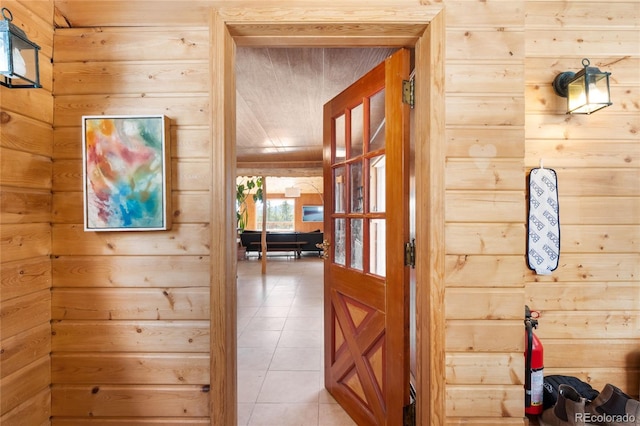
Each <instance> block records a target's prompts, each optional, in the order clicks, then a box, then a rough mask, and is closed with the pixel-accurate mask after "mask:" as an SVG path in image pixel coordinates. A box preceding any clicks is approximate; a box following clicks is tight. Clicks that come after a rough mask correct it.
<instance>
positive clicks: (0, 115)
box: [0, 92, 53, 157]
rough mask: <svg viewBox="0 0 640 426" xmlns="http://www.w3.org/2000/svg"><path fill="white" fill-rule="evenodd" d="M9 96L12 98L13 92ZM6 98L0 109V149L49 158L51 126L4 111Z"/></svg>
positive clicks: (5, 97) (5, 96) (6, 96)
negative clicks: (0, 136)
mask: <svg viewBox="0 0 640 426" xmlns="http://www.w3.org/2000/svg"><path fill="white" fill-rule="evenodd" d="M11 96H13V92H11ZM8 97H9V94H7V95H4V97H3V105H2V106H1V107H0V124H2V138H0V147H3V148H11V149H15V150H16V151H24V152H27V153H31V154H37V155H42V156H45V157H50V156H51V152H52V149H51V138H52V135H53V130H52V129H51V125H50V124H46V123H43V122H42V121H39V120H35V119H33V118H30V117H28V116H27V115H23V113H18V112H14V111H10V110H6V109H5V108H4V101H5V100H6V99H7V98H8ZM22 112H24V111H22Z"/></svg>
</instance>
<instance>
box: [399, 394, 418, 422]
mask: <svg viewBox="0 0 640 426" xmlns="http://www.w3.org/2000/svg"><path fill="white" fill-rule="evenodd" d="M409 395H410V398H411V399H410V401H411V402H410V403H409V405H405V406H404V407H403V409H402V426H416V388H415V387H413V383H409Z"/></svg>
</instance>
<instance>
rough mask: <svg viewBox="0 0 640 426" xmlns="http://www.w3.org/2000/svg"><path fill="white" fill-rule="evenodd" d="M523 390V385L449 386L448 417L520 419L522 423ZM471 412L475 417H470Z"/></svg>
mask: <svg viewBox="0 0 640 426" xmlns="http://www.w3.org/2000/svg"><path fill="white" fill-rule="evenodd" d="M522 388H523V387H522V385H448V386H447V417H495V418H499V417H516V418H517V417H520V422H522V411H523V409H522ZM469 410H474V413H473V415H469ZM493 424H496V425H500V424H502V423H501V421H499V422H498V423H493Z"/></svg>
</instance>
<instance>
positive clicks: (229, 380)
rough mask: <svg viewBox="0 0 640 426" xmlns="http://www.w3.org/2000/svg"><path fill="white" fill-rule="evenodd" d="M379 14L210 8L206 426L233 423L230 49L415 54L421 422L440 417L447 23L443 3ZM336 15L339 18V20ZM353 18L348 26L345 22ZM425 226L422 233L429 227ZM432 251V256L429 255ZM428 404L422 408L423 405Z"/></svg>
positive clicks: (232, 79) (370, 11)
mask: <svg viewBox="0 0 640 426" xmlns="http://www.w3.org/2000/svg"><path fill="white" fill-rule="evenodd" d="M392 9H393V10H389V9H385V11H384V13H382V12H381V11H380V10H379V9H375V10H374V9H371V8H362V9H358V8H356V10H354V9H353V8H349V10H348V13H346V12H347V11H346V10H343V9H340V8H336V9H335V10H332V9H329V8H322V9H320V8H315V9H309V8H305V9H301V8H297V9H281V8H278V10H272V9H260V8H257V9H243V8H229V9H220V10H214V11H213V16H212V54H213V57H212V70H211V71H212V72H211V74H212V76H213V78H214V79H213V84H212V94H211V106H212V108H211V109H212V120H213V121H212V126H211V129H212V132H211V140H212V148H211V156H212V158H215V159H216V161H213V162H212V181H211V203H212V204H211V235H212V246H213V247H220V248H221V250H220V257H219V258H212V261H211V342H212V345H211V407H212V409H211V412H210V414H211V422H212V423H213V424H235V423H236V422H237V411H236V400H237V387H236V379H235V377H236V365H235V360H236V353H235V347H236V322H235V303H236V294H235V275H236V274H235V272H236V269H235V256H234V252H235V251H234V248H235V242H236V236H235V229H234V217H233V216H232V212H233V211H234V209H233V201H234V200H233V199H232V196H231V194H232V189H233V185H234V184H235V176H236V170H235V149H236V146H235V102H236V99H235V70H234V66H235V65H234V64H235V61H234V57H235V46H236V45H238V46H281V47H282V46H301V45H303V46H318V47H330V46H381V45H391V46H397V47H403V46H406V47H415V49H416V79H417V81H418V82H419V83H418V84H417V85H416V98H418V99H423V101H421V102H420V103H417V104H416V113H415V114H416V117H417V120H416V136H417V140H416V162H418V163H420V164H422V165H423V166H424V167H423V168H419V169H418V170H417V171H416V189H417V191H416V194H417V195H416V206H417V208H416V224H417V226H416V239H417V240H418V241H422V242H423V243H422V244H420V245H416V258H417V259H419V261H418V263H417V265H416V275H417V279H418V280H419V281H420V282H421V283H422V284H421V288H420V290H419V291H418V293H417V295H416V297H417V310H418V312H417V313H418V318H419V321H420V322H419V323H418V325H417V342H418V345H417V360H418V362H417V383H416V384H417V391H418V398H419V400H418V404H417V408H418V413H417V424H424V425H427V424H439V423H443V422H444V419H445V404H444V352H443V350H444V349H443V348H444V344H443V343H444V335H443V334H442V332H441V330H443V327H442V325H443V324H444V319H443V318H442V317H441V315H442V312H443V309H442V306H443V304H444V301H443V299H442V297H443V295H442V286H443V285H442V279H443V276H444V258H443V257H444V256H442V253H443V252H444V248H443V244H444V237H443V236H444V217H443V209H442V206H443V204H444V201H443V200H444V185H443V182H444V162H443V159H444V155H443V145H444V88H443V86H444V72H443V61H444V55H443V40H444V18H443V13H442V6H414V7H399V8H392ZM336 17H339V18H336ZM349 19H350V21H349ZM427 224H428V226H427ZM427 247H429V250H427ZM420 398H424V402H421V401H420Z"/></svg>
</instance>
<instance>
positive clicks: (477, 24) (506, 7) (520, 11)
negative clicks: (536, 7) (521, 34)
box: [446, 0, 525, 30]
mask: <svg viewBox="0 0 640 426" xmlns="http://www.w3.org/2000/svg"><path fill="white" fill-rule="evenodd" d="M446 6H447V28H484V29H486V28H487V27H488V28H495V29H496V30H498V29H504V28H515V29H521V28H522V25H523V20H524V18H525V13H524V12H525V8H524V5H523V4H522V2H517V1H516V2H509V3H507V4H505V3H504V2H502V1H500V0H486V1H472V2H470V1H464V0H463V1H460V0H454V1H447V2H446Z"/></svg>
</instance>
